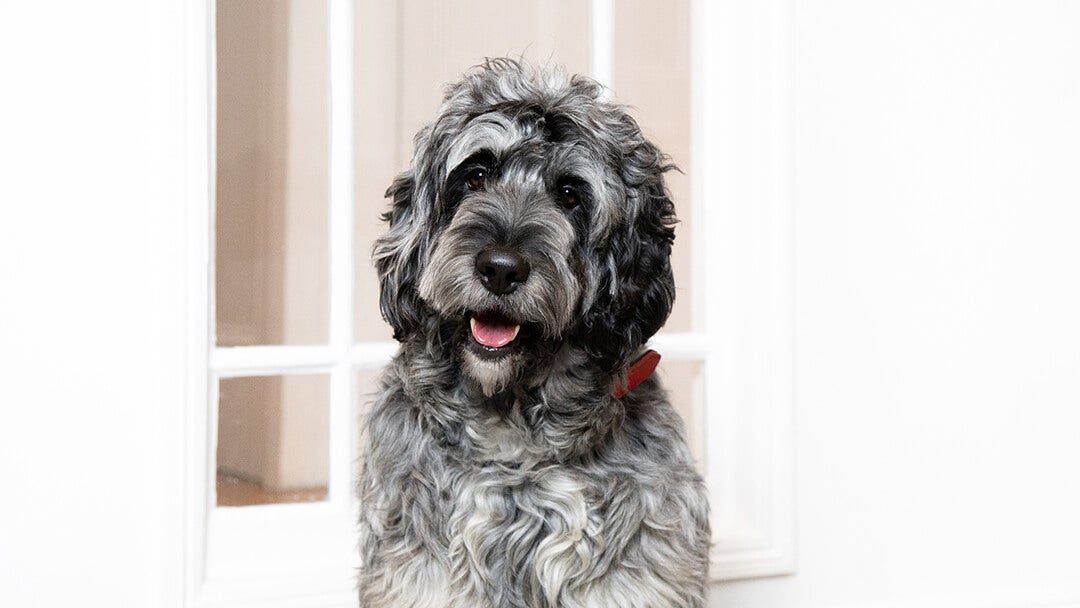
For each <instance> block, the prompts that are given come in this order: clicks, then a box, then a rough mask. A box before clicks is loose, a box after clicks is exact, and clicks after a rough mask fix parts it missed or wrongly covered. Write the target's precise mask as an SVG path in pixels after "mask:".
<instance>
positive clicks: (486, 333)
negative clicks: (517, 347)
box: [472, 317, 518, 348]
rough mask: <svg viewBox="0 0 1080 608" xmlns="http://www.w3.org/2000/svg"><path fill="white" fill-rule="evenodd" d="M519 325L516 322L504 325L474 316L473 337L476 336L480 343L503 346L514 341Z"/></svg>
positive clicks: (494, 346) (495, 346) (497, 346)
mask: <svg viewBox="0 0 1080 608" xmlns="http://www.w3.org/2000/svg"><path fill="white" fill-rule="evenodd" d="M517 327H518V326H517V325H514V324H509V325H503V324H500V323H498V322H495V321H491V320H488V321H481V320H480V319H478V318H476V317H473V322H472V333H473V338H476V341H477V342H479V343H480V344H483V345H484V346H487V347H489V348H501V347H503V346H506V345H507V344H509V343H510V342H511V341H513V339H514V332H515V331H517Z"/></svg>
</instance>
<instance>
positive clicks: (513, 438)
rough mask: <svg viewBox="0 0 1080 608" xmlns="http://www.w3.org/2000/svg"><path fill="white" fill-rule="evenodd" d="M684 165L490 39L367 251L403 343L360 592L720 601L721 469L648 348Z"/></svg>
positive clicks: (385, 401)
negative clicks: (716, 523) (713, 474)
mask: <svg viewBox="0 0 1080 608" xmlns="http://www.w3.org/2000/svg"><path fill="white" fill-rule="evenodd" d="M672 168H673V166H672V165H671V164H670V161H669V159H668V157H667V156H665V155H664V154H663V153H661V152H660V150H659V149H658V148H657V147H656V146H655V145H653V144H652V143H650V142H649V141H647V140H646V139H645V137H644V136H643V135H642V132H641V129H640V128H639V127H638V125H637V123H636V122H635V121H634V119H633V118H631V117H630V116H629V114H628V113H627V111H626V110H625V108H623V107H622V106H619V105H617V104H615V103H612V102H609V101H607V100H606V97H605V89H604V88H603V87H602V86H601V85H599V84H598V83H596V82H595V81H593V80H590V79H588V78H585V77H581V76H573V77H568V76H567V75H565V73H564V72H563V71H562V70H560V69H553V68H538V67H536V66H533V65H531V64H528V63H526V62H523V61H518V60H512V59H494V60H488V61H487V62H486V63H484V64H483V65H480V66H477V67H475V68H473V69H472V70H471V71H469V72H468V73H466V74H465V76H464V77H463V78H462V79H461V80H460V81H459V82H457V83H455V84H452V85H450V86H449V87H448V88H447V90H446V96H445V99H444V100H443V102H442V105H441V107H440V108H439V110H438V113H437V116H436V117H435V120H434V121H433V122H432V123H431V124H430V125H428V126H426V127H425V128H423V129H422V130H421V131H420V132H419V133H418V134H417V136H416V140H415V155H414V158H413V160H412V163H411V166H410V168H409V170H408V171H406V172H405V173H403V174H402V175H400V176H398V177H397V178H396V179H395V180H394V182H393V184H392V185H391V186H390V188H389V190H388V191H387V197H388V198H390V199H392V203H391V206H390V210H389V211H388V212H387V213H385V214H384V215H383V219H384V220H385V221H386V222H388V224H389V227H388V229H387V231H386V233H385V234H384V235H383V236H382V237H381V238H379V239H378V240H377V241H376V243H375V246H374V252H373V259H374V263H375V266H376V268H377V270H378V275H379V281H380V303H381V309H382V315H383V317H384V318H385V319H386V321H387V322H388V323H389V324H390V325H391V326H392V327H393V329H394V337H395V339H396V340H398V341H399V342H400V347H399V351H398V353H397V355H396V356H395V357H394V358H393V360H392V362H391V363H390V364H389V365H388V366H387V367H386V369H385V370H384V372H383V375H382V377H381V381H380V385H379V389H378V393H377V396H376V399H375V402H374V404H373V406H372V409H371V411H370V414H369V417H368V420H367V423H366V436H367V439H366V441H367V447H366V451H365V453H364V454H363V456H362V457H361V459H362V467H361V468H362V470H361V474H360V479H359V483H358V486H359V488H358V495H359V504H360V519H359V537H360V541H359V546H360V558H361V559H360V562H361V563H360V571H359V576H358V586H359V599H360V605H361V606H364V607H365V608H398V607H402V608H403V607H411V608H451V607H453V608H504V607H515V608H516V607H529V608H555V607H560V608H586V607H588V608H593V607H612V608H615V607H618V608H633V607H639V608H667V607H678V608H687V607H691V608H693V607H700V606H704V603H705V593H706V578H707V570H708V552H709V538H710V534H709V522H708V504H707V498H706V492H705V488H704V484H703V482H702V479H701V477H700V476H699V475H698V474H697V473H696V472H695V470H694V467H693V463H692V460H691V456H690V453H689V450H688V448H687V444H686V439H685V431H684V428H683V424H682V421H681V420H680V418H679V417H678V415H677V414H676V413H675V411H674V410H673V409H672V407H671V405H670V404H669V402H668V399H667V395H666V393H665V392H664V390H663V388H662V387H661V385H660V382H659V380H658V379H657V378H656V376H655V375H649V374H648V372H649V369H645V370H644V371H642V370H641V369H640V368H642V367H645V368H650V367H651V366H652V365H655V358H656V357H655V356H654V355H653V354H652V353H647V354H646V355H645V357H644V358H643V357H642V355H643V353H645V350H644V345H645V342H646V341H647V340H648V339H649V338H650V337H651V336H652V335H653V334H654V333H655V332H656V331H657V330H658V329H659V328H660V327H661V326H662V325H663V323H664V322H665V320H666V319H667V317H668V315H669V313H670V312H671V306H672V302H673V300H674V295H675V288H674V280H673V278H672V273H671V266H670V263H669V255H670V252H671V245H672V242H673V240H674V225H675V215H674V208H673V206H672V203H671V200H670V197H669V195H668V193H667V190H666V188H665V185H664V173H665V172H666V171H668V170H669V169H672ZM635 362H638V363H637V364H636V365H635ZM642 362H644V363H642ZM635 376H637V377H635ZM641 376H646V377H644V379H641ZM639 382H640V383H639ZM635 385H636V386H635Z"/></svg>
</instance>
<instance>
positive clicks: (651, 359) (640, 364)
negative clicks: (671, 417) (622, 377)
mask: <svg viewBox="0 0 1080 608" xmlns="http://www.w3.org/2000/svg"><path fill="white" fill-rule="evenodd" d="M659 362H660V353H658V352H656V351H655V350H652V349H650V350H647V351H645V354H644V355H641V358H639V359H638V360H637V361H634V362H633V363H632V364H631V365H630V369H629V370H628V371H627V372H626V386H618V385H617V386H615V388H614V389H612V390H611V394H612V396H614V397H615V398H616V399H622V398H623V396H624V395H626V393H629V392H630V391H632V390H634V388H636V387H637V385H639V384H641V383H642V382H644V381H645V379H646V378H648V377H649V376H651V375H652V373H653V370H655V369H656V364H657V363H659Z"/></svg>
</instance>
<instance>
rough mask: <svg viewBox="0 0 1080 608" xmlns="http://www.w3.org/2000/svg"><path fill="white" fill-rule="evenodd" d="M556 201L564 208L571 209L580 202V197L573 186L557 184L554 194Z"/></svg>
mask: <svg viewBox="0 0 1080 608" xmlns="http://www.w3.org/2000/svg"><path fill="white" fill-rule="evenodd" d="M555 200H556V202H558V203H559V204H560V205H562V207H563V208H564V209H573V208H574V207H577V206H578V205H580V204H581V197H580V196H579V195H578V191H577V190H575V189H574V187H573V186H569V185H566V184H563V185H561V186H559V191H558V193H557V195H556V196H555Z"/></svg>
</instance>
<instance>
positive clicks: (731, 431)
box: [691, 0, 795, 580]
mask: <svg viewBox="0 0 1080 608" xmlns="http://www.w3.org/2000/svg"><path fill="white" fill-rule="evenodd" d="M793 10H794V9H793V6H792V4H791V2H790V1H789V0H774V1H772V2H767V3H755V2H739V1H730V2H706V1H699V2H695V3H694V5H693V18H692V21H693V23H692V28H693V29H692V36H693V53H694V56H693V60H694V64H693V72H692V73H693V99H694V102H693V105H694V107H693V109H692V116H693V121H694V125H695V128H694V131H693V132H694V141H693V158H694V159H695V161H694V165H695V167H696V168H697V170H696V172H695V173H694V174H693V175H692V176H691V179H692V190H693V196H692V198H693V200H694V202H695V204H696V207H695V209H694V213H695V218H697V221H696V222H695V224H694V226H693V227H692V229H693V230H694V231H695V233H694V237H695V238H694V241H695V243H696V244H697V247H698V251H696V252H695V257H696V259H697V260H699V262H698V264H696V267H697V268H698V271H697V273H696V274H695V276H694V284H695V289H698V288H699V287H700V290H701V292H702V298H703V300H702V304H701V308H700V309H701V310H702V311H703V315H702V318H701V319H700V323H701V326H702V327H704V336H703V340H704V343H705V344H707V345H708V350H707V352H706V353H705V363H704V370H705V371H704V378H705V383H706V387H705V391H706V392H705V406H704V407H705V411H704V412H702V413H701V416H702V419H704V420H705V421H706V422H705V426H706V428H705V437H706V455H705V476H706V482H707V483H708V484H709V487H710V491H711V492H712V497H711V500H712V526H713V533H714V549H713V553H712V558H713V565H712V569H711V574H712V577H713V578H714V579H716V580H730V579H737V578H746V577H758V576H768V575H776V574H785V573H789V572H792V571H793V569H794V563H795V562H794V560H795V553H794V551H795V536H794V517H795V512H794V477H793V472H794V449H793V434H792V425H793V415H794V412H793V392H792V373H793V367H792V363H793V333H792V332H793V328H792V318H793V315H794V308H793V307H794V302H793V280H794V277H793V257H792V256H793V235H792V231H791V226H792V213H793V203H792V196H791V180H792V166H791V162H792V159H791V149H792V145H793V135H794V133H793V132H792V130H791V117H792V113H793V111H794V107H793V105H792V104H793V100H792V98H791V89H790V70H791V61H792V57H791V53H792V48H793V43H794V40H793V33H792V30H791V27H790V24H791V15H792V14H793Z"/></svg>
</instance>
